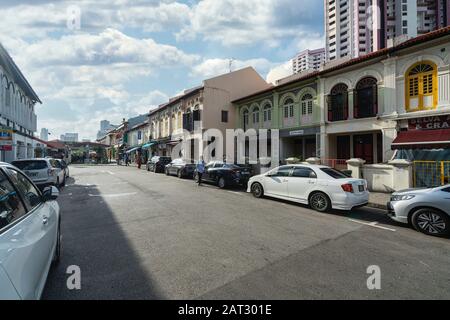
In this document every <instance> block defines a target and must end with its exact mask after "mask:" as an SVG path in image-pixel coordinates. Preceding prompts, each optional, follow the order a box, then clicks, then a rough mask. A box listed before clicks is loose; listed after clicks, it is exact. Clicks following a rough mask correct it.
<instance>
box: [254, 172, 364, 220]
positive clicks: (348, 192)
mask: <svg viewBox="0 0 450 320" xmlns="http://www.w3.org/2000/svg"><path fill="white" fill-rule="evenodd" d="M247 192H251V193H253V195H254V196H255V197H257V198H261V197H263V196H269V197H273V198H279V199H284V200H288V201H294V202H298V203H302V204H307V205H309V206H310V207H311V208H312V209H314V210H316V211H320V212H326V211H328V210H330V209H338V210H352V209H354V208H357V207H362V206H365V205H367V203H368V202H369V191H368V190H367V181H366V180H364V179H353V178H349V177H347V176H346V175H344V174H343V173H342V172H340V171H338V170H335V169H333V168H330V167H326V166H320V165H310V164H298V165H297V164H295V165H286V166H281V167H278V168H275V169H273V170H271V171H269V172H267V173H265V174H261V175H258V176H254V177H252V178H251V179H250V180H249V182H248V189H247Z"/></svg>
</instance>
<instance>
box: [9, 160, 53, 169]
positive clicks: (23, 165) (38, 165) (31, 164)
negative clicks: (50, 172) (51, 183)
mask: <svg viewBox="0 0 450 320" xmlns="http://www.w3.org/2000/svg"><path fill="white" fill-rule="evenodd" d="M12 165H13V166H16V167H17V168H19V169H20V170H42V169H47V162H46V161H43V160H38V161H13V162H12Z"/></svg>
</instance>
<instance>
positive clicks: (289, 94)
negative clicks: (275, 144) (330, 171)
mask: <svg viewBox="0 0 450 320" xmlns="http://www.w3.org/2000/svg"><path fill="white" fill-rule="evenodd" d="M233 103H234V105H235V107H236V112H237V114H238V118H237V122H236V127H237V128H240V129H243V130H244V131H247V130H249V129H255V130H259V129H268V130H273V129H278V130H279V137H280V141H279V147H280V150H279V154H280V159H281V160H282V161H284V160H286V159H288V158H293V157H295V158H299V159H303V160H305V159H307V158H310V157H316V156H319V154H318V152H319V143H320V117H321V111H320V96H319V95H318V87H317V78H316V77H315V76H311V75H307V76H304V77H303V78H300V79H297V80H295V81H293V82H291V83H288V84H285V85H279V86H276V87H273V88H268V89H266V90H264V91H262V92H258V93H256V94H254V95H251V96H248V97H244V98H242V99H239V100H235V101H233ZM271 149H272V141H271V139H269V140H268V149H267V150H268V156H270V152H269V150H271ZM245 156H246V157H249V156H250V155H249V141H247V142H246V145H245ZM259 156H260V155H258V157H259Z"/></svg>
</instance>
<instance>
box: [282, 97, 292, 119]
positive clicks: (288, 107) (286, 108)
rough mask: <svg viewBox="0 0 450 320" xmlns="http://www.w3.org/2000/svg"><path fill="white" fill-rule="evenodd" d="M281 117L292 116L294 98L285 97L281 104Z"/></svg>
mask: <svg viewBox="0 0 450 320" xmlns="http://www.w3.org/2000/svg"><path fill="white" fill-rule="evenodd" d="M283 117H284V118H285V119H288V118H293V117H294V100H292V99H291V98H289V99H286V101H284V105H283Z"/></svg>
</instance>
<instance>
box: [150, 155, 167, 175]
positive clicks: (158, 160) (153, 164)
mask: <svg viewBox="0 0 450 320" xmlns="http://www.w3.org/2000/svg"><path fill="white" fill-rule="evenodd" d="M171 161H172V159H171V158H170V157H159V156H156V157H153V158H151V159H150V160H148V162H147V171H152V172H154V173H158V172H159V173H162V172H164V169H165V168H166V165H168V164H169V163H170V162H171Z"/></svg>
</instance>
